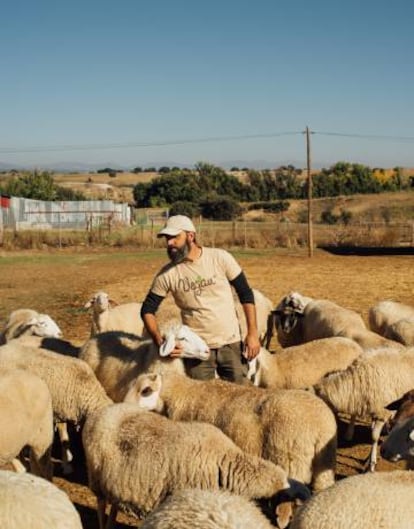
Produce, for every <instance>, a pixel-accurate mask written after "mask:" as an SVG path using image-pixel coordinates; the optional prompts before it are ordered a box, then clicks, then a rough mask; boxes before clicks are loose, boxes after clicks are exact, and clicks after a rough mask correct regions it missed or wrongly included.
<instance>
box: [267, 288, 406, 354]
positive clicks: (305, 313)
mask: <svg viewBox="0 0 414 529" xmlns="http://www.w3.org/2000/svg"><path fill="white" fill-rule="evenodd" d="M274 315H275V325H276V329H277V337H278V340H279V343H280V344H281V345H282V347H289V346H292V345H299V344H301V343H305V342H309V341H311V340H316V339H318V338H328V337H330V336H345V337H347V338H351V339H352V340H355V341H356V342H357V343H358V344H359V345H360V346H361V347H362V348H363V349H373V348H375V347H385V346H390V347H395V345H396V344H395V342H392V341H391V340H387V339H386V338H384V337H382V336H380V335H379V334H377V333H375V332H373V331H370V330H369V329H368V328H367V326H366V325H365V323H364V320H363V319H362V317H361V316H360V314H358V313H357V312H355V311H353V310H350V309H347V308H344V307H341V306H340V305H337V304H336V303H334V302H332V301H329V300H326V299H313V298H309V297H306V296H302V294H299V293H298V292H290V293H289V294H288V295H287V296H285V297H284V298H283V299H282V300H281V301H280V303H279V304H278V306H277V307H276V309H275V310H274Z"/></svg>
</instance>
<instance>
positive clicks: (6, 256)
mask: <svg viewBox="0 0 414 529" xmlns="http://www.w3.org/2000/svg"><path fill="white" fill-rule="evenodd" d="M234 255H235V256H236V258H237V259H238V261H239V262H240V264H241V265H242V267H243V268H244V270H245V272H246V274H247V277H248V279H249V281H250V283H251V285H252V286H254V287H255V288H258V289H260V290H261V291H262V292H263V293H264V294H265V295H267V296H268V297H269V298H270V299H271V300H272V301H273V302H274V304H275V305H276V303H277V302H278V301H279V300H280V299H281V297H283V296H284V295H285V294H286V293H288V292H289V291H290V290H296V291H299V292H301V293H303V294H305V295H308V296H312V297H316V298H328V299H331V300H333V301H335V302H337V303H339V304H340V305H343V306H345V307H349V308H351V309H354V310H357V311H358V312H360V313H361V314H362V316H363V317H364V319H365V320H366V319H367V311H368V308H369V307H370V306H371V305H373V304H374V303H376V302H378V301H379V300H382V299H394V300H397V301H401V302H403V303H408V304H412V305H413V304H414V266H413V262H412V257H409V256H372V257H358V256H347V257H344V256H335V255H331V254H328V253H325V252H323V251H320V250H317V251H316V252H315V255H314V257H313V258H311V259H310V258H308V257H307V253H306V250H303V249H300V248H297V249H295V250H287V249H273V250H268V251H263V250H260V251H259V250H257V251H254V250H248V251H238V252H234ZM165 261H166V255H165V251H164V250H153V251H151V252H144V251H137V250H134V251H131V250H127V249H125V250H122V251H119V250H103V249H102V248H100V249H95V250H91V249H88V250H85V249H81V248H78V249H76V250H73V249H72V250H68V249H62V250H48V251H44V252H33V251H20V252H2V253H0V299H1V305H0V322H2V321H4V319H5V318H6V317H7V315H8V314H9V313H10V312H11V311H12V310H14V309H17V308H22V307H27V308H33V309H36V310H38V311H41V312H47V313H49V314H50V315H51V316H52V317H53V318H54V319H55V320H56V321H57V322H58V324H59V325H60V326H61V328H62V330H63V332H64V336H65V338H66V339H69V340H71V341H73V342H75V343H76V344H81V343H83V342H84V341H85V340H86V339H87V337H88V334H89V328H90V315H89V314H88V313H87V312H86V311H85V310H84V309H83V305H84V303H85V302H86V301H87V299H88V298H89V296H90V295H91V294H92V293H94V292H96V291H97V290H105V291H107V292H108V293H109V294H110V295H111V297H113V298H114V299H116V300H117V301H118V302H127V301H139V300H142V299H143V297H144V296H145V294H146V292H147V290H148V288H149V287H150V284H151V281H152V278H153V276H154V274H155V273H156V272H157V271H158V269H159V268H160V267H161V265H162V264H164V263H165ZM165 303H166V305H165V307H166V308H168V302H165ZM274 345H275V344H274ZM368 451H369V433H368V430H367V429H363V428H359V429H357V437H356V439H355V441H354V442H353V443H352V444H351V445H347V446H341V447H340V449H339V451H338V466H337V477H338V479H340V478H342V477H344V476H347V475H351V474H356V473H359V472H362V469H363V461H364V459H365V457H366V456H367V455H368ZM76 463H77V465H78V471H77V472H76V474H75V475H74V476H71V478H70V480H68V479H67V478H64V477H62V476H60V474H59V469H58V468H57V472H58V477H56V478H55V479H54V481H55V483H56V484H57V485H58V486H59V487H61V488H62V489H64V490H65V491H66V492H67V493H68V494H69V496H70V498H71V499H72V501H74V502H75V505H76V507H77V508H78V509H79V511H80V513H81V516H82V521H83V526H84V529H97V528H98V524H97V518H96V512H95V500H94V498H93V495H92V494H91V492H90V491H89V489H88V488H87V486H86V476H85V472H84V468H83V467H81V468H79V465H80V462H79V460H77V461H76ZM395 468H401V464H399V465H397V464H391V463H387V462H385V461H383V460H380V461H379V465H378V469H379V470H393V469H395ZM120 521H121V523H120V524H119V528H120V529H127V528H129V527H135V526H136V522H134V521H133V520H132V519H129V518H128V517H126V516H123V517H121V520H120Z"/></svg>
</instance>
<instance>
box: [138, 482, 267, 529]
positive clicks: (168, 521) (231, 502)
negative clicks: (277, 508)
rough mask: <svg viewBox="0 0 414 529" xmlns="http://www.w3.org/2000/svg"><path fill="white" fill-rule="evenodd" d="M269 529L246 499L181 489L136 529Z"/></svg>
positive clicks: (257, 510)
mask: <svg viewBox="0 0 414 529" xmlns="http://www.w3.org/2000/svg"><path fill="white" fill-rule="evenodd" d="M177 527H179V528H180V529H194V528H195V527H196V528H197V529H273V528H274V525H272V524H271V523H270V521H269V520H268V519H267V518H266V517H265V516H264V515H263V514H262V512H261V511H260V510H259V509H258V507H257V506H256V505H255V504H254V503H253V502H252V501H250V500H248V499H247V498H244V497H243V496H239V495H237V494H232V493H230V492H227V491H210V490H202V489H184V490H182V491H178V492H176V493H174V494H173V495H172V496H170V497H169V498H167V499H166V500H165V501H164V502H162V503H161V505H160V506H159V507H157V508H156V509H155V510H154V511H153V512H152V513H150V515H149V516H148V518H146V520H145V521H144V523H143V524H142V525H141V526H140V529H175V528H177Z"/></svg>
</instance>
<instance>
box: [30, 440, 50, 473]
mask: <svg viewBox="0 0 414 529" xmlns="http://www.w3.org/2000/svg"><path fill="white" fill-rule="evenodd" d="M42 452H43V453H42ZM30 471H31V472H32V473H33V474H36V475H37V476H40V477H42V478H44V479H47V480H49V481H52V477H53V464H52V447H49V448H47V449H46V450H44V449H43V450H39V449H37V448H36V447H33V448H31V449H30Z"/></svg>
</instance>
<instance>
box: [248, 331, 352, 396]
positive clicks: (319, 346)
mask: <svg viewBox="0 0 414 529" xmlns="http://www.w3.org/2000/svg"><path fill="white" fill-rule="evenodd" d="M361 353H362V348H361V347H360V346H359V345H358V344H357V343H356V342H354V341H353V340H351V339H350V338H343V337H341V336H337V337H330V338H321V339H319V340H313V341H311V342H308V343H305V344H301V345H296V346H292V347H286V348H285V349H282V350H281V351H278V352H277V353H275V354H270V353H269V352H268V351H266V350H265V349H263V348H262V349H261V351H260V353H259V356H258V371H257V374H256V381H255V383H256V384H257V385H258V386H260V387H265V388H266V387H267V388H273V389H294V388H296V389H300V388H306V387H309V386H313V385H314V384H316V383H317V382H318V381H319V380H320V379H321V378H322V377H323V376H325V375H326V374H327V373H329V372H331V371H336V370H339V369H345V368H346V367H347V366H348V365H349V364H351V363H352V361H353V360H355V358H357V357H358V356H359V355H360V354H361Z"/></svg>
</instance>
